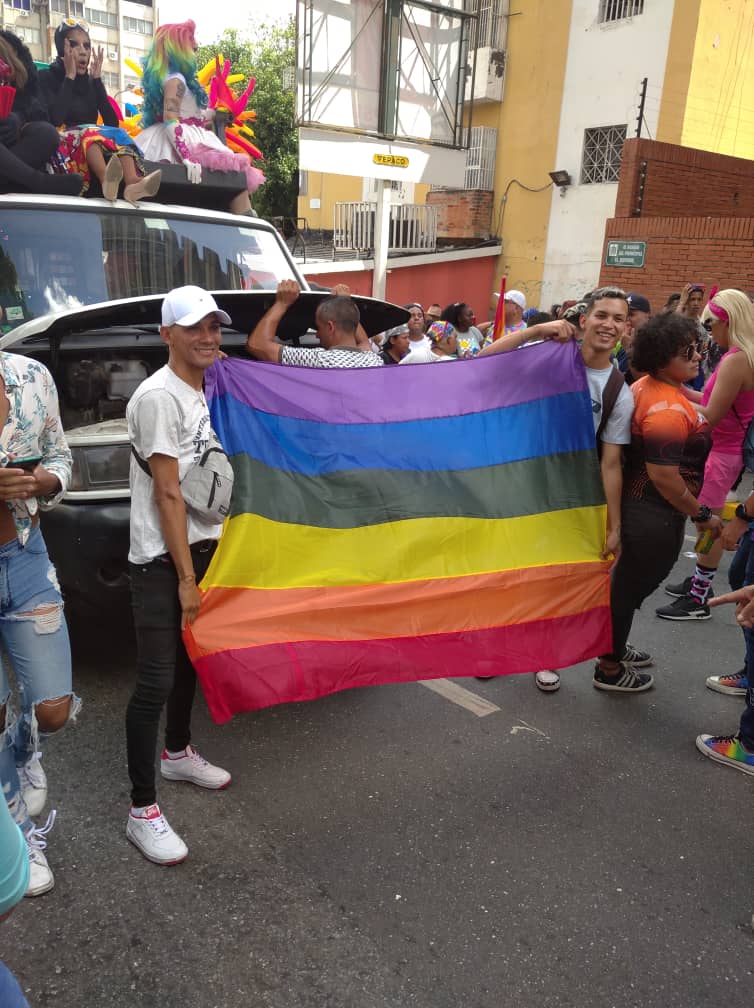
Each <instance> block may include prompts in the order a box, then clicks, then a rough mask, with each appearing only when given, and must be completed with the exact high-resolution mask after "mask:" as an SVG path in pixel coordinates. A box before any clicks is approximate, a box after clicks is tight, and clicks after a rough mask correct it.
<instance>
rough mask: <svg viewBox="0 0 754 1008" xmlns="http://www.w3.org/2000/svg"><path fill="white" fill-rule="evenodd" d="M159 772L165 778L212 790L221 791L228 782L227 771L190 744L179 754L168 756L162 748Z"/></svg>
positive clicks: (228, 775)
mask: <svg viewBox="0 0 754 1008" xmlns="http://www.w3.org/2000/svg"><path fill="white" fill-rule="evenodd" d="M160 773H161V774H162V776H163V777H164V778H165V780H172V781H188V782H189V783H190V784H198V785H199V787H203V788H210V789H211V790H212V791H222V789H223V788H226V787H228V785H229V784H230V774H229V773H228V771H227V770H223V769H222V767H218V766H213V765H212V764H211V763H208V762H207V760H206V759H205V758H204V757H203V756H200V755H199V753H198V752H197V751H196V749H194V747H193V746H192V745H188V746H186V751H185V753H183V754H182V755H181V756H169V755H168V751H167V749H163V750H162V758H161V760H160Z"/></svg>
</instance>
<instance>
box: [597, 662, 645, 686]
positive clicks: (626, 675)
mask: <svg viewBox="0 0 754 1008" xmlns="http://www.w3.org/2000/svg"><path fill="white" fill-rule="evenodd" d="M653 683H654V679H653V678H652V676H651V675H650V674H649V672H634V670H633V669H632V668H629V667H628V666H627V665H624V664H623V662H621V663H620V668H619V669H618V671H617V672H616V673H615V674H614V675H606V674H605V673H604V672H602V671H601V670H600V663H599V662H597V664H596V665H595V666H594V679H593V680H592V684H593V686H594V688H595V689H601V690H607V691H608V692H609V693H643V692H644V690H648V689H651V688H652V684H653Z"/></svg>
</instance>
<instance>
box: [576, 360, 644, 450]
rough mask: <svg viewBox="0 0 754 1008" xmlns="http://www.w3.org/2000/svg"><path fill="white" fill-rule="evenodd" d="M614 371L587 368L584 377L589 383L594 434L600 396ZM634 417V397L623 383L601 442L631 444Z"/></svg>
mask: <svg viewBox="0 0 754 1008" xmlns="http://www.w3.org/2000/svg"><path fill="white" fill-rule="evenodd" d="M613 370H614V365H613V364H611V365H610V367H606V368H600V369H599V370H595V369H594V368H590V367H588V368H587V369H586V377H587V380H588V382H589V395H590V397H591V400H592V419H593V420H594V433H595V434H596V433H597V428H598V427H599V425H600V420H601V419H602V395H603V393H604V391H605V386H606V385H607V383H608V380H609V379H610V375H611V373H612V371H613ZM633 415H634V397H633V395H632V394H631V389H630V388H629V387H628V385H626V383H625V382H624V383H623V385H622V387H621V390H620V392H619V393H618V398H617V399H616V400H615V405H614V406H613V411H612V413H611V414H610V417H609V418H608V421H607V423H606V424H605V428H604V430H603V431H602V437H601V438H600V440H601V441H604V442H605V443H606V444H620V445H624V444H631V417H632V416H633Z"/></svg>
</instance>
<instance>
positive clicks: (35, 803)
mask: <svg viewBox="0 0 754 1008" xmlns="http://www.w3.org/2000/svg"><path fill="white" fill-rule="evenodd" d="M41 756H42V753H39V752H35V753H34V754H33V755H32V756H31V757H30V758H29V759H28V760H27V762H26V764H25V765H24V766H20V767H18V783H19V784H20V785H21V795H22V797H23V799H24V801H25V802H26V810H27V812H28V813H29V816H30V818H32V819H34V818H35V816H38V815H39V813H40V812H41V811H42V809H43V808H44V807H45V804H46V802H47V774H46V773H45V772H44V769H43V768H42V764H41V763H40V757H41Z"/></svg>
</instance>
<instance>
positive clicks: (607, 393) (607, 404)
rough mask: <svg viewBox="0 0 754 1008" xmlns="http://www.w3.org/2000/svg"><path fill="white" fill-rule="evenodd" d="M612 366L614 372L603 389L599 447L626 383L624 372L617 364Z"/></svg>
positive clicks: (598, 437) (598, 438) (597, 438)
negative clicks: (622, 387)
mask: <svg viewBox="0 0 754 1008" xmlns="http://www.w3.org/2000/svg"><path fill="white" fill-rule="evenodd" d="M612 368H613V371H612V374H611V375H610V377H609V378H608V379H607V382H606V383H605V387H604V388H603V390H602V417H601V418H600V424H599V427H598V428H597V434H596V435H595V437H596V440H597V447H598V448H599V446H600V442H601V441H602V432H603V431H604V429H605V427H606V426H607V421H608V420H609V419H610V415H611V413H612V412H613V409H614V408H615V404H616V402H617V401H618V396H619V395H620V390H621V386H622V385H625V384H626V379H625V378H624V376H623V372H622V371H619V370H618V368H617V367H615V365H612Z"/></svg>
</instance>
